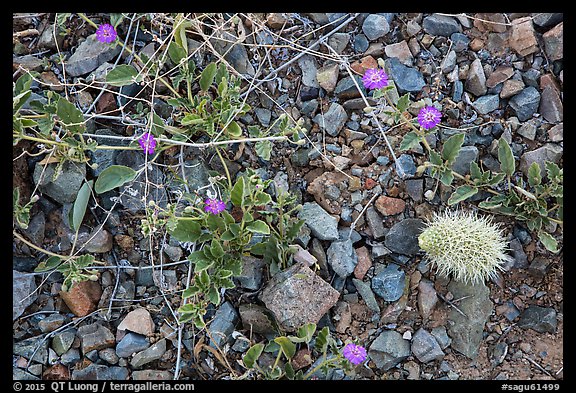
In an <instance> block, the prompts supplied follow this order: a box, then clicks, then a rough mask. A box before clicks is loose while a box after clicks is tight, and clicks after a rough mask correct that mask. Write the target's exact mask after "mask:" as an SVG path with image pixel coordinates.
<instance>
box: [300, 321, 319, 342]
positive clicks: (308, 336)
mask: <svg viewBox="0 0 576 393" xmlns="http://www.w3.org/2000/svg"><path fill="white" fill-rule="evenodd" d="M315 332H316V324H315V323H313V322H310V323H307V324H304V325H302V326H300V327H299V328H298V331H297V333H296V334H297V335H298V337H300V338H303V339H304V340H305V341H304V342H307V343H308V342H310V341H311V340H312V337H313V336H314V333H315Z"/></svg>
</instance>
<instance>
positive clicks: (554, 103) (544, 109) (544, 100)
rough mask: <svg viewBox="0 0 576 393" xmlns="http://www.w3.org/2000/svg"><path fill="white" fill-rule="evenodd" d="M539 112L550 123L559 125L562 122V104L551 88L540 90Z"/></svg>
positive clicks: (556, 93)
mask: <svg viewBox="0 0 576 393" xmlns="http://www.w3.org/2000/svg"><path fill="white" fill-rule="evenodd" d="M539 112H540V114H541V115H542V117H543V118H544V119H546V120H547V121H549V122H550V123H560V122H561V121H563V120H564V104H562V100H561V99H560V95H559V94H558V92H557V91H556V90H555V89H554V88H553V87H546V88H544V90H542V96H541V99H540V109H539Z"/></svg>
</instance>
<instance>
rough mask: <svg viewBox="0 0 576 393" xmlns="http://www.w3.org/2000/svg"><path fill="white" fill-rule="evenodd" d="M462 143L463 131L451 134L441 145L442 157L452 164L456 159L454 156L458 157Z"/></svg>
mask: <svg viewBox="0 0 576 393" xmlns="http://www.w3.org/2000/svg"><path fill="white" fill-rule="evenodd" d="M463 143H464V133H460V134H456V135H452V136H451V137H450V138H448V139H447V140H446V142H444V146H442V158H443V159H444V160H445V161H446V162H447V163H448V165H452V164H453V163H454V161H456V157H458V154H459V153H460V148H462V144H463Z"/></svg>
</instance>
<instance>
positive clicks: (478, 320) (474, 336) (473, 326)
mask: <svg viewBox="0 0 576 393" xmlns="http://www.w3.org/2000/svg"><path fill="white" fill-rule="evenodd" d="M448 290H449V291H450V292H451V293H452V294H453V295H454V298H455V299H460V298H463V299H462V300H461V301H459V302H458V308H459V309H460V311H462V312H463V313H464V314H465V315H466V316H464V315H462V314H460V313H459V312H458V311H456V310H454V309H451V310H450V314H449V316H448V319H449V320H450V321H452V323H450V324H449V325H448V334H449V335H450V336H451V337H452V344H451V347H452V349H455V350H456V351H458V352H460V353H461V354H463V355H464V356H466V357H468V358H470V359H475V358H476V357H477V356H478V349H479V348H480V344H481V342H482V333H483V331H484V325H485V324H486V322H487V321H488V318H489V317H490V314H491V313H492V308H493V305H492V301H491V300H490V289H489V288H488V287H487V286H486V285H484V283H481V284H477V285H470V284H464V283H462V282H458V281H452V282H450V284H448ZM464 297H466V298H464Z"/></svg>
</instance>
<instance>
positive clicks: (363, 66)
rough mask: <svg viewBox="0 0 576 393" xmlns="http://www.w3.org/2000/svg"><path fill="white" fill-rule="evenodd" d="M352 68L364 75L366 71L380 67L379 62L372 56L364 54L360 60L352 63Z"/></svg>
mask: <svg viewBox="0 0 576 393" xmlns="http://www.w3.org/2000/svg"><path fill="white" fill-rule="evenodd" d="M350 68H352V70H354V71H356V73H358V74H360V75H364V72H366V70H368V69H370V68H378V62H377V61H376V59H374V58H373V57H372V56H364V57H363V58H361V59H360V60H356V61H355V62H354V63H352V64H350Z"/></svg>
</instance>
